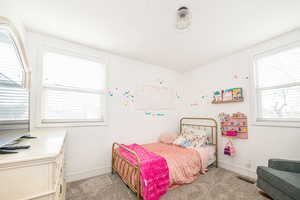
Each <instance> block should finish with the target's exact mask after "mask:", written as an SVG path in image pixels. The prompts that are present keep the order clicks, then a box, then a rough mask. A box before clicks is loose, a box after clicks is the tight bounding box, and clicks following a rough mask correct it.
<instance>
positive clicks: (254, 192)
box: [67, 168, 268, 200]
mask: <svg viewBox="0 0 300 200" xmlns="http://www.w3.org/2000/svg"><path fill="white" fill-rule="evenodd" d="M127 199H136V197H135V194H134V193H132V192H131V190H129V189H128V188H127V187H126V186H125V184H124V183H123V182H122V181H121V179H120V178H119V177H118V175H116V174H114V175H111V174H107V175H102V176H97V177H93V178H89V179H85V180H80V181H77V182H72V183H69V184H68V186H67V200H127ZM190 199H191V200H192V199H195V200H267V199H268V198H266V197H264V196H262V195H261V194H260V193H259V192H258V189H257V188H256V186H255V184H250V183H247V182H244V181H242V180H240V179H238V178H236V174H234V173H232V172H230V171H227V170H225V169H221V168H218V169H216V168H211V169H210V170H209V172H208V173H207V174H205V175H200V176H199V177H198V179H197V180H196V181H194V182H193V183H192V184H188V185H183V186H181V187H179V188H176V189H174V190H172V191H168V193H167V194H165V195H164V196H162V198H161V200H190Z"/></svg>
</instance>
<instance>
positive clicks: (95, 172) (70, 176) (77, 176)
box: [65, 167, 111, 183]
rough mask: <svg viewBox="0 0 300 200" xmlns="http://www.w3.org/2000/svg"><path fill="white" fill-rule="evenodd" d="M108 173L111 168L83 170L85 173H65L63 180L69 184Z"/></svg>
mask: <svg viewBox="0 0 300 200" xmlns="http://www.w3.org/2000/svg"><path fill="white" fill-rule="evenodd" d="M110 172H111V167H102V168H97V169H91V170H85V171H80V172H72V173H67V174H66V176H65V179H66V182H67V183H69V182H73V181H78V180H81V179H86V178H90V177H93V176H99V175H102V174H107V173H110Z"/></svg>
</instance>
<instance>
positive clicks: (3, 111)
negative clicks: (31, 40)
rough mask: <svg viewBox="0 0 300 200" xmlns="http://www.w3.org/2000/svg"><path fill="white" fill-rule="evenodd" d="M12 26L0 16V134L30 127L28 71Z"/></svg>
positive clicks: (21, 47) (19, 42) (21, 48)
mask: <svg viewBox="0 0 300 200" xmlns="http://www.w3.org/2000/svg"><path fill="white" fill-rule="evenodd" d="M24 58H25V56H24V51H23V46H22V45H21V41H20V39H19V37H18V35H17V32H16V30H15V29H14V27H13V26H12V25H11V24H10V23H9V21H8V20H6V19H5V18H2V17H0V131H6V130H19V129H27V130H28V128H29V89H28V85H29V84H28V73H27V72H28V71H27V66H26V61H25V59H24Z"/></svg>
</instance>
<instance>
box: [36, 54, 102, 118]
mask: <svg viewBox="0 0 300 200" xmlns="http://www.w3.org/2000/svg"><path fill="white" fill-rule="evenodd" d="M42 60H43V61H42V65H43V79H42V103H41V106H42V108H41V122H42V123H62V122H63V123H74V122H75V123H76V122H104V104H105V87H106V86H105V78H106V77H105V65H103V64H101V63H100V62H98V61H95V60H92V59H86V58H83V57H81V56H77V55H76V56H75V55H69V54H61V53H56V52H51V51H45V52H44V53H43V56H42Z"/></svg>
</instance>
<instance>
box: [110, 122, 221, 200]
mask: <svg viewBox="0 0 300 200" xmlns="http://www.w3.org/2000/svg"><path fill="white" fill-rule="evenodd" d="M185 121H190V123H184V122H185ZM193 122H200V124H193ZM205 122H206V123H207V124H205ZM203 123H204V124H203ZM183 126H197V127H204V128H210V129H211V133H212V140H211V143H209V144H211V145H215V156H216V160H215V162H214V163H213V164H215V167H218V123H217V121H216V120H215V119H213V118H194V117H184V118H181V119H180V134H181V133H182V130H183ZM116 148H122V149H125V150H126V151H128V152H130V153H131V154H133V155H134V157H135V158H136V160H137V165H133V164H131V163H130V162H129V161H127V160H126V159H125V158H124V157H122V155H121V154H120V153H119V152H118V151H117V150H116ZM117 159H118V160H120V161H119V162H124V163H126V164H127V165H128V166H129V167H131V169H132V171H130V170H129V169H127V171H124V170H123V171H119V170H118V169H117V166H115V163H116V160H117ZM111 164H112V174H113V173H114V172H116V173H117V174H118V175H119V176H120V178H121V179H122V181H123V182H124V183H125V184H126V185H127V186H128V187H129V188H130V189H131V190H132V191H133V192H135V193H136V196H137V199H138V200H139V199H140V197H141V177H140V170H141V168H140V158H139V156H138V155H137V153H136V152H134V151H132V150H131V149H128V148H126V147H125V146H123V145H122V144H118V143H116V142H114V143H113V145H112V163H111ZM128 176H129V177H132V176H136V177H137V178H136V180H135V181H134V183H131V182H130V181H128V179H126V177H128Z"/></svg>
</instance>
